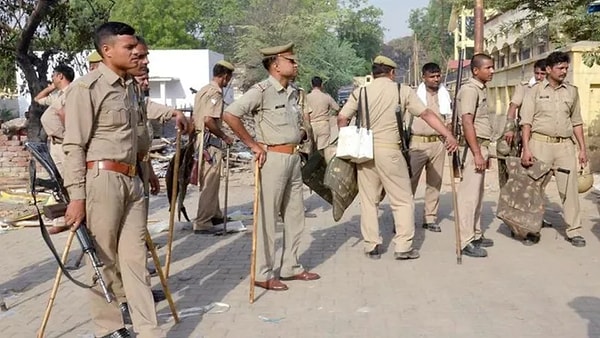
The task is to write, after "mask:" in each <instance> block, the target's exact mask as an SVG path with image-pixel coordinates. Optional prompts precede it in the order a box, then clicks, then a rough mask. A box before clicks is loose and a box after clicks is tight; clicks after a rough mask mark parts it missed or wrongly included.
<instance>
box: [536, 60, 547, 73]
mask: <svg viewBox="0 0 600 338" xmlns="http://www.w3.org/2000/svg"><path fill="white" fill-rule="evenodd" d="M536 68H539V69H541V70H546V59H539V60H537V61H536V62H535V63H534V64H533V69H536Z"/></svg>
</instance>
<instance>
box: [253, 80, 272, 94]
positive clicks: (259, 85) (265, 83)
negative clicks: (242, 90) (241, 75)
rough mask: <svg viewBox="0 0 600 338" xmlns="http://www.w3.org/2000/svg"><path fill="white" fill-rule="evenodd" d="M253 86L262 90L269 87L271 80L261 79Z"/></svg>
mask: <svg viewBox="0 0 600 338" xmlns="http://www.w3.org/2000/svg"><path fill="white" fill-rule="evenodd" d="M253 87H256V89H258V90H260V91H261V92H264V91H265V90H267V88H269V87H271V81H269V80H268V79H267V80H263V81H261V82H259V83H257V84H255V85H254V86H253Z"/></svg>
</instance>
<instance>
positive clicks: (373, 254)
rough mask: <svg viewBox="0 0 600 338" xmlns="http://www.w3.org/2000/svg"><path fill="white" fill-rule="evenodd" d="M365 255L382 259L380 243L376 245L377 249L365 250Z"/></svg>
mask: <svg viewBox="0 0 600 338" xmlns="http://www.w3.org/2000/svg"><path fill="white" fill-rule="evenodd" d="M365 255H366V256H367V257H369V258H371V259H380V258H381V252H379V244H377V245H375V249H373V250H371V251H369V252H365Z"/></svg>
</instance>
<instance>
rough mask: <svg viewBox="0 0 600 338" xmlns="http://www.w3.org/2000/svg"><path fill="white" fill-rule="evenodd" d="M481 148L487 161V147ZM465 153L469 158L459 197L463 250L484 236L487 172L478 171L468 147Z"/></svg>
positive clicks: (466, 162) (465, 165) (465, 166)
mask: <svg viewBox="0 0 600 338" xmlns="http://www.w3.org/2000/svg"><path fill="white" fill-rule="evenodd" d="M480 147H481V155H482V156H483V158H485V159H487V158H488V156H489V150H488V148H487V146H483V145H480ZM464 151H466V152H467V157H466V159H465V163H464V169H463V179H462V181H461V182H460V186H459V187H458V196H457V202H458V216H459V221H460V244H461V249H463V248H464V247H466V246H467V245H468V244H469V243H471V242H472V241H474V240H477V239H480V238H481V236H482V235H483V233H482V231H481V207H482V201H483V190H484V182H485V170H484V171H476V170H475V162H474V158H473V153H472V152H471V150H470V149H469V147H468V146H467V147H465V149H464Z"/></svg>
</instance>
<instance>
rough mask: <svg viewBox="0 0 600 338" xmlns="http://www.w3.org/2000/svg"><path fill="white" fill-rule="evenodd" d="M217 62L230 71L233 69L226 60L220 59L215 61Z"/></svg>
mask: <svg viewBox="0 0 600 338" xmlns="http://www.w3.org/2000/svg"><path fill="white" fill-rule="evenodd" d="M217 64H218V65H221V66H223V67H225V68H227V69H229V70H231V71H234V70H235V67H234V66H233V65H232V64H231V63H229V62H227V61H225V60H221V61H219V62H217Z"/></svg>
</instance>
